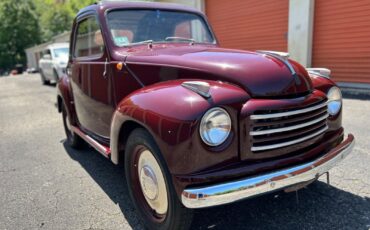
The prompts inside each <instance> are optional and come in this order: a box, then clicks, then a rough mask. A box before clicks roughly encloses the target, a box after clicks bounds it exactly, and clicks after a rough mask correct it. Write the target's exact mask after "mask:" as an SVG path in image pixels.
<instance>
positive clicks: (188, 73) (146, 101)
mask: <svg viewBox="0 0 370 230" xmlns="http://www.w3.org/2000/svg"><path fill="white" fill-rule="evenodd" d="M123 8H124V9H134V8H135V9H136V8H157V9H167V10H180V11H188V12H193V13H197V14H199V15H200V16H202V17H205V16H204V14H202V13H201V12H198V11H196V10H195V9H191V8H187V7H182V6H179V5H172V4H162V3H161V4H156V3H122V2H120V3H110V2H106V3H102V4H97V5H92V6H89V7H86V8H85V9H83V10H81V11H80V12H79V13H78V15H77V20H78V19H79V18H81V17H83V16H85V15H88V14H93V15H97V18H98V19H99V21H100V23H101V29H102V34H103V37H104V41H105V44H106V50H105V53H104V55H103V56H102V57H100V58H97V59H94V60H77V59H73V58H70V61H69V67H70V68H71V69H72V75H71V76H65V77H64V78H63V80H62V81H61V82H60V83H59V84H58V94H59V96H60V97H61V98H63V102H64V103H65V105H66V107H67V110H68V113H69V114H70V116H69V117H70V118H71V120H72V121H71V122H72V124H73V125H75V126H77V127H78V128H80V129H81V130H84V131H86V132H87V133H88V132H90V133H89V136H93V137H95V138H96V140H97V141H98V142H101V140H104V138H106V140H107V141H108V142H109V139H114V138H116V139H117V138H118V137H117V136H114V137H112V136H109V128H111V129H110V130H111V133H112V130H115V131H117V130H119V128H120V127H121V125H123V124H124V122H127V121H134V122H136V123H138V124H140V125H142V126H143V127H145V128H146V129H147V130H148V131H149V132H150V133H151V134H152V136H153V137H154V139H155V141H156V143H157V144H158V146H159V148H160V150H161V152H162V154H163V157H164V159H165V160H166V163H167V166H168V168H169V171H170V172H171V173H172V175H173V179H174V183H175V185H176V190H177V191H178V194H180V193H181V191H182V189H183V188H184V187H186V186H190V185H192V184H204V183H214V182H216V181H223V180H226V179H233V178H237V177H240V176H246V175H252V174H255V173H261V172H265V171H271V170H276V169H278V168H282V167H286V166H288V165H291V164H297V163H302V162H304V161H307V160H309V159H312V158H315V157H318V156H319V155H321V154H323V153H324V152H325V151H326V150H327V149H330V148H332V147H334V146H335V145H337V144H339V142H340V141H341V139H342V136H343V130H342V128H341V115H340V114H341V113H340V114H339V115H338V116H335V117H332V118H330V119H329V123H328V125H329V130H328V131H327V132H326V133H325V134H324V135H322V136H319V137H318V138H315V139H314V142H315V145H316V147H315V146H312V145H311V146H307V143H305V144H297V145H294V146H291V147H287V148H284V149H285V150H286V151H283V152H279V151H276V150H275V151H270V152H268V153H266V154H262V155H260V156H259V157H256V156H254V155H253V154H252V153H251V152H250V147H248V143H247V142H246V138H248V135H247V132H246V131H247V130H245V127H247V125H248V122H249V121H248V119H249V118H248V116H249V115H250V114H251V113H252V112H253V111H255V110H256V109H258V108H280V109H281V108H299V107H304V106H307V105H309V104H311V103H314V102H315V101H318V100H320V99H324V98H325V94H326V92H327V90H328V89H329V88H330V87H332V86H333V85H335V84H334V83H333V82H332V81H330V80H328V79H325V78H322V77H318V76H311V77H310V76H309V75H308V73H307V72H306V70H305V69H304V68H303V67H302V66H301V65H299V64H298V63H296V62H294V61H292V60H289V61H290V63H291V64H292V65H293V67H294V70H295V71H296V72H297V74H296V75H295V76H292V74H291V73H290V71H289V69H288V68H287V67H286V66H285V65H284V64H283V63H282V62H281V61H280V60H278V59H276V58H273V57H268V56H265V55H261V54H258V53H254V52H248V51H240V50H230V49H222V48H220V47H218V44H217V43H216V44H208V45H205V44H195V45H193V46H191V45H189V44H184V43H182V44H181V43H174V44H153V46H152V47H151V48H150V47H149V46H148V45H139V46H133V47H131V48H119V47H116V46H114V44H113V42H112V40H111V38H110V36H109V31H108V28H107V25H106V20H105V14H106V12H107V11H109V10H114V9H123ZM75 26H76V20H75V21H74V24H73V28H75ZM71 38H72V39H71V42H72V43H71V46H70V47H73V38H74V31H72V35H71ZM71 57H72V55H71ZM105 60H107V61H108V72H109V75H108V77H107V78H106V79H104V78H103V76H102V65H103V63H104V62H105ZM119 62H126V63H127V65H128V67H129V68H130V70H131V71H132V72H134V74H135V75H136V76H137V77H138V78H139V79H140V81H141V82H142V83H143V84H144V87H143V88H142V87H141V85H140V84H139V83H138V82H137V81H136V80H135V79H134V77H133V76H132V75H131V74H130V71H128V70H127V69H126V68H125V67H124V68H123V69H122V70H117V69H116V68H115V66H116V64H117V63H119ZM86 68H94V71H90V75H85V74H84V71H86ZM89 78H90V80H89ZM192 79H196V80H202V81H206V82H208V83H209V84H210V85H211V95H212V97H211V98H209V99H205V98H203V97H201V96H200V95H198V94H196V93H194V92H192V91H190V90H188V89H185V88H184V87H182V86H181V83H182V82H183V81H186V80H192ZM89 81H90V82H89ZM71 85H72V88H71ZM86 101H89V102H91V103H90V104H89V105H87V104H85V102H86ZM75 106H76V110H77V114H76V112H75V111H76V110H75ZM214 106H220V107H223V108H224V109H226V110H227V111H228V112H229V113H230V116H231V119H232V132H231V135H230V137H229V139H228V140H227V141H226V142H225V143H224V144H222V145H221V146H219V147H209V146H206V145H205V144H204V143H203V142H202V141H201V139H200V136H199V130H198V125H199V122H200V119H201V117H202V115H203V114H204V113H205V112H206V111H207V110H208V109H209V108H212V107H214ZM114 111H116V113H119V114H120V116H115V117H117V119H118V118H119V121H118V120H112V119H113V118H112V115H113V112H114ZM77 117H78V119H77ZM110 124H116V125H117V127H110ZM243 128H244V129H243ZM113 133H117V132H113ZM90 134H91V135H90ZM121 144H122V143H121ZM311 144H312V143H311ZM115 149H119V148H118V147H117V148H115ZM298 150H302V152H299V151H298ZM294 151H298V152H299V153H297V152H295V153H294ZM288 152H289V153H288ZM292 152H293V153H292Z"/></svg>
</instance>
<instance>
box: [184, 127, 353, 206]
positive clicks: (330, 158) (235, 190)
mask: <svg viewBox="0 0 370 230" xmlns="http://www.w3.org/2000/svg"><path fill="white" fill-rule="evenodd" d="M354 145H355V141H354V137H353V135H352V134H349V135H348V137H347V139H346V140H345V141H343V142H342V143H341V144H339V145H338V146H337V147H335V148H334V149H332V150H331V151H330V152H328V153H327V154H325V155H324V156H322V157H320V158H318V159H316V160H314V161H312V162H309V163H306V164H303V165H299V166H294V167H291V168H287V169H283V170H279V171H276V172H272V173H268V174H264V175H259V176H256V177H250V178H246V179H242V180H238V181H233V182H225V183H222V184H217V185H212V186H207V187H201V188H189V189H185V190H184V191H183V192H182V194H181V200H182V203H183V205H184V206H185V207H187V208H205V207H212V206H217V205H222V204H228V203H232V202H235V201H238V200H242V199H245V198H249V197H253V196H256V195H261V194H264V193H269V192H273V191H277V190H281V189H284V188H286V187H290V186H293V185H296V184H299V183H303V182H308V181H310V180H313V179H317V178H319V177H320V176H321V175H322V174H324V173H326V172H327V171H329V169H331V168H333V167H334V166H335V164H337V163H338V162H340V161H341V160H343V158H344V157H346V156H347V155H348V154H349V153H350V152H351V151H352V148H353V146H354Z"/></svg>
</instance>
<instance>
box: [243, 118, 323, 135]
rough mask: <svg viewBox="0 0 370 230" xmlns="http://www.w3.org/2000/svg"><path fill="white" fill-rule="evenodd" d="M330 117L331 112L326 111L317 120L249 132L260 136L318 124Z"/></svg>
mask: <svg viewBox="0 0 370 230" xmlns="http://www.w3.org/2000/svg"><path fill="white" fill-rule="evenodd" d="M328 117H329V114H328V113H326V114H325V115H324V116H322V117H319V118H317V119H315V120H312V121H309V122H305V123H302V124H299V125H293V126H287V127H284V128H278V129H267V130H261V131H250V132H249V134H250V135H251V136H259V135H265V134H271V133H280V132H286V131H291V130H295V129H300V128H304V127H307V126H310V125H313V124H316V123H318V122H320V121H322V120H325V119H326V118H328Z"/></svg>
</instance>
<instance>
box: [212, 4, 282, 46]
mask: <svg viewBox="0 0 370 230" xmlns="http://www.w3.org/2000/svg"><path fill="white" fill-rule="evenodd" d="M205 3H206V14H207V16H208V18H209V20H210V22H211V24H212V27H213V29H214V31H215V33H216V36H217V38H218V40H219V42H220V44H221V46H222V47H226V48H235V49H246V50H258V49H268V50H279V51H287V32H288V10H289V2H288V0H280V1H270V0H229V1H215V0H206V2H205Z"/></svg>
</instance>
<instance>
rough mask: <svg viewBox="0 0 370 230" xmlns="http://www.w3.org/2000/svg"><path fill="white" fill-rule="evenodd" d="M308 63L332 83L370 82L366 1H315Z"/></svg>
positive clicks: (369, 10)
mask: <svg viewBox="0 0 370 230" xmlns="http://www.w3.org/2000/svg"><path fill="white" fill-rule="evenodd" d="M312 63H313V64H312V65H313V66H314V67H328V68H330V69H331V70H332V77H333V79H334V80H335V81H341V82H362V83H370V1H368V0H365V1H364V0H362V1H361V0H357V1H353V0H316V1H315V18H314V33H313V60H312Z"/></svg>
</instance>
